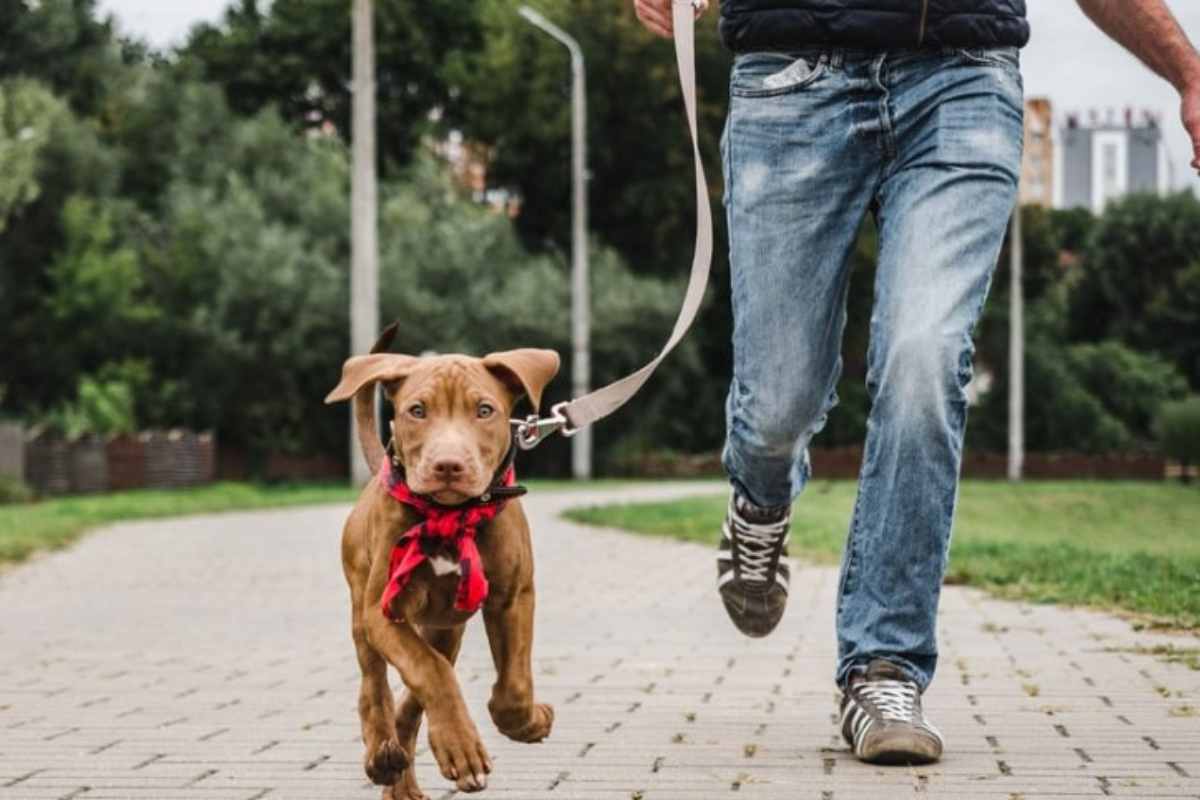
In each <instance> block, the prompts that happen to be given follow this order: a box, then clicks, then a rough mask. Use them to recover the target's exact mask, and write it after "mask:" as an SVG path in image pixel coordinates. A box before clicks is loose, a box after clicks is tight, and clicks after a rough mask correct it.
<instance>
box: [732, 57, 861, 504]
mask: <svg viewBox="0 0 1200 800" xmlns="http://www.w3.org/2000/svg"><path fill="white" fill-rule="evenodd" d="M840 62H841V59H840V57H838V58H831V55H830V54H829V53H828V52H823V51H819V50H810V51H797V52H791V53H787V54H782V53H755V54H750V55H742V56H739V57H738V58H737V59H736V61H735V63H734V68H733V73H732V76H731V80H730V109H729V116H728V118H727V121H726V127H725V134H724V136H723V138H722V156H723V163H724V171H725V205H726V213H727V217H728V222H729V256H730V271H731V280H732V299H733V321H734V322H733V326H734V327H733V355H734V366H733V380H732V382H731V385H730V388H729V394H728V398H727V401H726V426H727V438H726V444H725V448H724V452H723V458H722V460H723V463H724V466H725V469H726V472H727V473H728V475H729V477H730V481H731V482H732V483H733V485H734V486H735V487H736V488H737V489H738V491H739V492H741V493H742V494H744V495H745V496H746V497H748V498H749V499H750V500H751V501H752V502H753V503H755V504H757V505H760V506H776V505H783V504H786V503H790V502H791V501H792V500H793V499H794V498H795V497H796V496H797V495H799V494H800V493H801V491H802V490H803V489H804V485H805V483H806V482H807V481H808V478H809V467H808V456H807V447H808V442H809V440H810V439H811V438H812V437H813V435H814V434H816V433H817V432H818V431H819V430H820V429H821V427H822V426H823V425H824V422H825V417H826V415H827V413H828V412H829V410H830V409H831V408H832V407H833V405H834V404H835V403H836V401H837V397H836V394H835V387H836V385H837V381H838V376H839V374H840V371H841V341H842V331H843V328H844V327H845V322H846V311H845V305H846V301H845V298H846V289H847V286H848V279H849V275H848V270H847V260H848V256H849V253H850V250H851V248H852V247H853V245H854V239H855V234H856V232H857V230H858V227H859V224H860V222H861V221H862V219H863V217H864V216H865V214H866V211H867V209H868V206H869V205H870V203H871V199H872V196H873V195H874V193H875V190H876V186H877V183H878V180H879V176H880V173H881V169H882V166H883V161H882V156H881V150H880V147H879V144H878V137H877V133H878V131H877V130H873V127H874V123H873V120H874V119H876V118H877V114H874V113H873V110H872V109H873V108H874V103H872V102H871V101H869V100H866V99H863V98H860V97H856V95H855V94H854V92H855V90H856V89H865V88H867V87H866V85H865V84H864V83H863V81H862V79H861V78H859V79H858V83H859V84H860V85H855V83H854V81H853V80H852V79H851V76H849V75H848V74H847V72H846V71H844V70H842V69H841V63H840Z"/></svg>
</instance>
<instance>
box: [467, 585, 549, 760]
mask: <svg viewBox="0 0 1200 800" xmlns="http://www.w3.org/2000/svg"><path fill="white" fill-rule="evenodd" d="M533 604H534V594H533V586H532V582H530V584H529V585H527V586H525V587H522V588H520V589H518V590H517V591H516V592H515V593H514V594H513V596H512V597H511V598H509V599H508V600H507V601H506V602H502V603H497V604H496V605H485V606H484V608H483V621H484V624H485V625H486V626H487V634H488V645H489V646H490V647H491V649H492V660H493V661H495V662H496V683H495V685H494V686H493V687H492V699H491V700H489V701H488V711H490V712H491V713H492V721H493V722H495V723H496V727H497V728H498V729H499V730H500V732H501V733H503V734H504V735H505V736H507V737H508V738H510V739H513V740H514V741H518V742H540V741H541V740H542V739H545V738H546V737H547V736H548V735H549V734H550V728H551V727H553V725H554V708H553V707H552V706H549V705H546V704H545V703H535V702H534V698H533V668H532V666H531V664H530V660H531V658H532V648H533Z"/></svg>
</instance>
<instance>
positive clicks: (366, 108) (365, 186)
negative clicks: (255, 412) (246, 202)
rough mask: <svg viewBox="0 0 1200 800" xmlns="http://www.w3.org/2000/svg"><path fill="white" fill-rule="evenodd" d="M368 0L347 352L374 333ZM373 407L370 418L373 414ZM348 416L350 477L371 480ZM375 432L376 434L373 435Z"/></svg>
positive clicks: (358, 104) (360, 6)
mask: <svg viewBox="0 0 1200 800" xmlns="http://www.w3.org/2000/svg"><path fill="white" fill-rule="evenodd" d="M372 14H373V8H372V3H371V0H354V34H353V39H354V41H353V45H354V108H353V115H354V126H353V140H354V141H353V145H352V146H353V162H354V167H353V169H354V173H353V178H352V185H351V190H350V191H351V221H350V352H351V353H355V354H361V353H365V352H367V350H369V349H370V348H371V344H372V342H374V340H375V337H376V335H377V334H378V333H379V243H378V237H379V233H378V223H377V219H378V213H379V212H378V202H379V201H378V192H377V187H376V176H375V33H374V25H373V19H372ZM378 416H379V415H378V409H377V410H376V414H375V417H378ZM355 425H356V423H355V422H354V413H353V410H352V411H351V414H350V475H351V478H352V480H353V481H354V482H355V483H356V484H358V485H362V484H365V483H366V482H367V481H369V480H370V479H371V469H370V466H369V465H368V464H367V463H366V462H365V461H364V460H363V457H362V455H361V454H360V453H359V446H358V437H357V435H356V432H355ZM376 435H378V434H376Z"/></svg>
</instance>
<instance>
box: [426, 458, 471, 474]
mask: <svg viewBox="0 0 1200 800" xmlns="http://www.w3.org/2000/svg"><path fill="white" fill-rule="evenodd" d="M466 470H467V467H466V465H465V464H463V462H461V461H459V460H458V459H455V458H443V459H442V460H440V461H437V462H435V463H434V465H433V474H435V475H437V476H438V477H439V478H442V479H449V478H458V477H461V476H462V474H463V473H464V472H466Z"/></svg>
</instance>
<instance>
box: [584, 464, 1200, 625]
mask: <svg viewBox="0 0 1200 800" xmlns="http://www.w3.org/2000/svg"><path fill="white" fill-rule="evenodd" d="M854 493H855V485H854V483H853V482H850V481H839V482H826V481H820V482H816V483H813V484H811V485H810V486H809V487H808V489H807V491H805V493H804V494H803V495H801V497H800V498H799V500H797V502H796V505H795V507H794V508H793V511H792V521H793V525H792V535H791V546H792V553H793V555H799V556H801V557H802V558H812V559H815V560H817V561H819V562H822V563H832V562H834V561H835V560H836V559H837V558H838V557H839V554H840V552H841V548H842V545H843V543H844V542H845V539H846V531H847V528H848V525H849V519H850V514H851V511H852V510H853V507H854ZM727 502H728V498H726V497H725V496H714V497H698V498H694V499H690V500H682V501H674V502H663V503H647V504H627V505H613V506H599V507H593V508H586V509H579V510H575V511H570V512H568V513H567V516H568V517H569V518H571V519H575V520H577V521H580V522H586V523H589V524H593V525H606V526H615V527H620V528H625V529H628V530H632V531H635V532H639V533H647V534H653V535H659V536H672V537H675V538H680V539H686V540H689V541H697V542H703V543H706V544H715V543H716V542H717V540H718V539H719V537H720V535H721V518H722V516H723V515H724V513H725V504H726V503H727ZM1198 528H1200V492H1196V491H1195V490H1194V489H1191V488H1188V487H1180V486H1178V485H1174V484H1146V483H1121V482H1107V483H1104V484H1096V483H1085V482H1037V483H1024V484H1012V483H1002V482H990V481H964V482H963V484H962V487H961V490H960V497H959V507H958V517H957V521H956V523H955V530H954V541H953V543H952V546H951V552H950V567H949V572H948V575H947V580H948V581H951V582H955V583H969V584H972V585H977V586H983V587H986V588H988V589H990V590H992V591H995V592H998V593H1000V594H1002V595H1005V596H1009V597H1021V598H1026V599H1030V600H1035V601H1040V602H1064V603H1077V604H1083V605H1093V606H1098V607H1101V608H1119V609H1125V610H1128V611H1135V612H1141V613H1145V614H1150V615H1153V616H1155V617H1158V618H1161V619H1162V620H1163V621H1165V622H1167V623H1169V624H1172V625H1178V626H1182V627H1189V628H1195V627H1197V626H1200V580H1197V576H1200V540H1197V538H1196V536H1195V532H1196V530H1197V529H1198Z"/></svg>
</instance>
